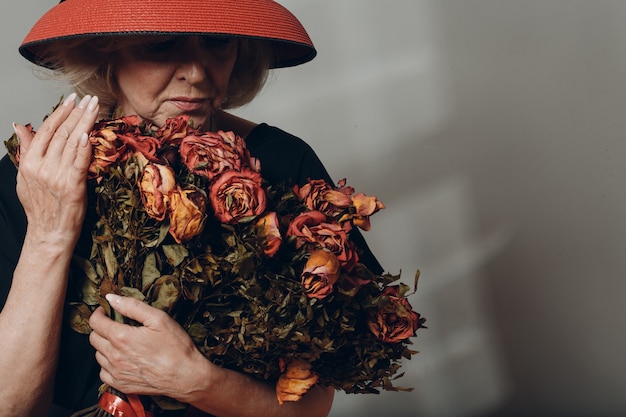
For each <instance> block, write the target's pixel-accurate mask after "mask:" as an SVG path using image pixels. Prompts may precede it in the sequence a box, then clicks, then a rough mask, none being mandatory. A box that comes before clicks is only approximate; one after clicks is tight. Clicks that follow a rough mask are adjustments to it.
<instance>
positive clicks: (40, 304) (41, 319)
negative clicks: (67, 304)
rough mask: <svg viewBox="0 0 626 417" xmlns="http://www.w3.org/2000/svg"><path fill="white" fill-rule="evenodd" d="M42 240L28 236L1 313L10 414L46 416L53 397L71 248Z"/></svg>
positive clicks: (2, 381) (2, 375)
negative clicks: (33, 239) (49, 244)
mask: <svg viewBox="0 0 626 417" xmlns="http://www.w3.org/2000/svg"><path fill="white" fill-rule="evenodd" d="M42 243H43V242H37V243H35V242H32V241H29V238H28V235H27V239H26V241H25V243H24V247H23V249H22V254H21V257H20V260H19V262H18V265H17V267H16V269H15V272H14V275H13V284H12V286H11V291H10V292H9V295H8V298H7V300H6V304H5V306H4V309H3V310H2V311H1V312H0V352H2V354H0V387H1V389H0V404H2V407H3V410H4V412H7V414H6V415H8V416H20V417H23V416H31V415H32V416H41V415H43V414H44V412H45V410H47V409H48V407H49V406H50V403H51V401H52V393H53V384H54V375H55V371H56V365H57V360H58V353H59V344H60V334H61V322H62V315H63V302H64V298H65V290H66V286H67V276H68V268H69V263H70V259H71V250H67V249H66V250H60V249H59V248H58V246H56V247H46V246H47V245H46V244H43V245H42ZM3 415H5V414H3Z"/></svg>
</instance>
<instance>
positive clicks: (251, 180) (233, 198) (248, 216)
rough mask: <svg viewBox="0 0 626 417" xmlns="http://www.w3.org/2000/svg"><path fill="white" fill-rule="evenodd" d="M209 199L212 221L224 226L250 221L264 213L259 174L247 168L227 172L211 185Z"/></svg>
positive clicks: (263, 194)
mask: <svg viewBox="0 0 626 417" xmlns="http://www.w3.org/2000/svg"><path fill="white" fill-rule="evenodd" d="M209 198H210V201H211V205H212V207H213V211H214V214H215V217H217V219H218V220H219V221H220V222H222V223H226V224H235V223H240V222H247V221H251V220H253V219H254V218H255V217H257V216H259V215H261V214H263V212H265V206H266V203H267V202H266V196H265V190H264V189H263V187H262V178H261V174H260V173H258V172H256V171H253V170H251V169H248V168H244V169H242V170H241V171H239V172H237V171H226V172H224V173H223V174H222V175H220V176H219V177H217V178H216V179H215V181H214V182H213V183H212V184H211V186H210V190H209Z"/></svg>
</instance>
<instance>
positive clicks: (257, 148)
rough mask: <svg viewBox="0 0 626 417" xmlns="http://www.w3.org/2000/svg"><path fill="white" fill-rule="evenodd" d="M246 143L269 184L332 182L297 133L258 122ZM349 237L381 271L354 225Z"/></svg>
mask: <svg viewBox="0 0 626 417" xmlns="http://www.w3.org/2000/svg"><path fill="white" fill-rule="evenodd" d="M246 145H247V147H248V149H249V150H250V153H251V154H252V156H254V157H256V158H258V159H259V160H260V162H261V172H262V174H263V178H265V179H266V180H268V181H269V182H270V183H273V184H276V183H280V182H283V181H292V182H294V183H297V184H299V185H302V184H305V183H306V182H307V180H308V179H324V180H326V181H327V182H328V183H331V184H334V182H333V181H332V179H331V178H330V175H329V174H328V172H327V171H326V168H325V167H324V165H323V164H322V162H321V161H320V159H319V158H318V156H317V155H316V153H315V151H314V150H313V149H312V148H311V146H309V145H308V144H307V143H306V142H304V141H303V140H302V139H300V138H298V137H297V136H293V135H291V134H289V133H287V132H284V131H283V130H280V129H278V128H275V127H272V126H268V125H266V124H261V125H259V126H257V127H256V128H255V129H254V130H253V131H252V133H251V134H250V135H249V136H248V138H246ZM350 239H351V240H352V241H353V242H354V243H355V244H356V246H357V247H358V248H359V258H360V261H361V262H362V263H363V264H364V265H366V266H367V267H368V268H369V269H370V270H371V271H372V272H373V273H375V274H382V273H383V272H384V270H383V268H382V266H381V265H380V263H379V262H378V260H377V259H376V257H375V256H374V255H373V254H372V251H371V250H370V248H369V246H368V245H367V242H366V241H365V239H364V238H363V235H362V234H361V232H360V231H359V230H358V229H357V228H354V229H353V230H352V231H351V232H350Z"/></svg>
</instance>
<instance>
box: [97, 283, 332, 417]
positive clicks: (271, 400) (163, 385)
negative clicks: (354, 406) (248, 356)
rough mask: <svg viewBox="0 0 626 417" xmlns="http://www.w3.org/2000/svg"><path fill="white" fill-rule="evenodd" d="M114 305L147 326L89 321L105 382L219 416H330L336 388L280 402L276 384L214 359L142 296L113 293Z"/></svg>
mask: <svg viewBox="0 0 626 417" xmlns="http://www.w3.org/2000/svg"><path fill="white" fill-rule="evenodd" d="M108 298H109V302H110V303H111V305H112V307H113V309H115V310H117V311H118V312H119V313H121V314H122V315H124V316H126V317H128V318H131V319H134V320H136V321H138V322H140V323H142V324H143V326H139V327H136V326H128V325H124V324H120V323H117V322H115V321H112V320H111V319H109V318H108V317H107V316H106V315H105V314H104V312H103V310H102V309H98V310H96V311H95V312H94V314H92V316H91V319H90V321H89V323H90V325H91V327H92V329H93V332H92V333H91V335H90V342H91V344H92V345H93V346H94V348H96V350H97V353H96V359H97V361H98V363H99V364H100V366H102V372H101V373H100V377H101V379H102V381H103V382H105V383H107V384H109V385H111V386H113V387H115V388H117V389H119V390H120V391H122V392H126V393H135V394H144V395H166V396H169V397H172V398H175V399H177V400H179V401H182V402H184V403H188V404H191V405H193V406H194V407H196V408H198V409H200V410H203V411H205V412H207V413H209V414H212V415H214V416H217V417H247V416H250V417H263V416H268V417H270V416H271V417H280V416H302V417H308V416H311V417H314V416H320V417H321V416H327V415H328V413H329V412H330V408H331V405H332V402H333V396H334V391H333V390H332V389H330V388H324V387H321V386H316V387H315V388H312V389H311V390H310V391H309V392H308V393H307V394H306V395H305V396H304V397H303V398H302V400H301V401H299V402H295V403H285V404H284V405H278V401H277V399H276V393H275V389H274V387H273V386H271V385H270V384H267V383H264V382H261V381H258V380H255V379H254V378H252V377H250V376H248V375H245V374H243V373H239V372H235V371H231V370H227V369H223V368H220V367H218V366H216V365H214V364H212V363H211V362H210V361H208V360H207V359H206V358H205V357H204V356H203V355H202V353H201V352H200V351H198V349H196V347H195V345H194V344H193V342H192V341H191V339H190V338H189V336H188V335H187V333H186V332H185V331H184V330H183V329H182V327H180V326H179V325H178V323H176V322H175V321H174V320H173V319H172V318H170V317H169V316H168V315H167V314H166V313H164V312H162V311H160V310H158V309H155V308H153V307H151V306H149V305H147V304H145V303H143V302H141V301H139V300H136V299H133V298H126V297H120V296H111V295H109V296H108Z"/></svg>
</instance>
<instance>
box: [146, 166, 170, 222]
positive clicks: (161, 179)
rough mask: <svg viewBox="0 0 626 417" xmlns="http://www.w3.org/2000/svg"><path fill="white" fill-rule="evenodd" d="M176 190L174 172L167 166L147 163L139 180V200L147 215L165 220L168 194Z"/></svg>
mask: <svg viewBox="0 0 626 417" xmlns="http://www.w3.org/2000/svg"><path fill="white" fill-rule="evenodd" d="M175 188H176V177H175V174H174V171H173V170H172V169H171V168H170V167H168V166H167V165H161V164H155V163H151V162H149V163H148V164H147V165H146V166H145V167H144V169H143V173H142V175H141V179H140V180H139V191H140V193H141V200H142V201H143V205H144V207H145V209H146V212H147V213H148V215H149V216H150V217H152V218H154V219H157V220H163V219H165V216H166V214H167V208H168V205H167V202H168V199H169V197H168V194H169V193H170V192H171V191H172V190H174V189H175Z"/></svg>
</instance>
